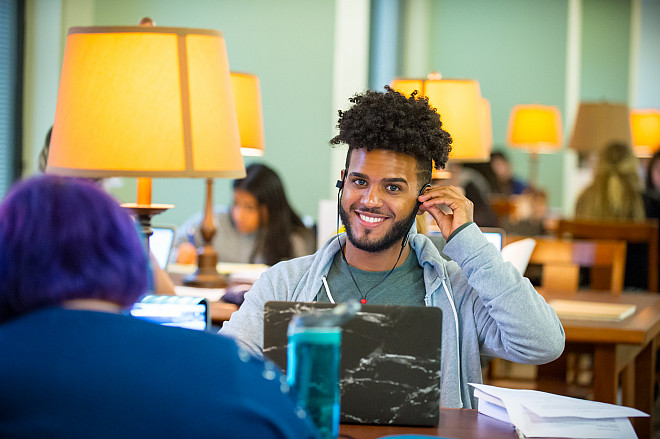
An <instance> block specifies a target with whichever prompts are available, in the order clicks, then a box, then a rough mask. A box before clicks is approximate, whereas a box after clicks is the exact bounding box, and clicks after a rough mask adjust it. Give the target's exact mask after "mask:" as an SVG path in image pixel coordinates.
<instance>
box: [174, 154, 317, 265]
mask: <svg viewBox="0 0 660 439" xmlns="http://www.w3.org/2000/svg"><path fill="white" fill-rule="evenodd" d="M245 171H246V174H247V175H246V177H245V178H243V179H239V180H235V181H234V183H233V202H232V205H231V207H230V209H229V211H227V209H226V208H225V207H224V206H216V207H215V208H214V210H215V212H214V213H215V222H216V227H217V230H216V233H215V236H214V238H213V247H214V248H215V251H216V252H217V253H218V260H219V261H221V262H239V263H260V264H267V265H273V264H276V263H278V262H280V261H283V260H286V259H291V258H295V257H298V256H303V255H308V254H311V253H313V252H314V251H315V249H316V241H315V236H314V233H313V231H312V230H310V229H308V228H306V227H305V225H304V224H303V222H302V220H301V219H300V217H299V216H298V214H297V213H295V212H294V210H293V208H292V207H291V205H290V204H289V201H288V200H287V197H286V194H285V192H284V186H283V185H282V181H281V180H280V178H279V176H278V175H277V173H276V172H275V171H273V170H272V169H271V168H269V167H268V166H266V165H263V164H258V163H253V164H251V165H249V166H248V167H247V168H246V169H245ZM201 222H202V214H201V213H197V214H195V215H194V216H193V217H191V218H189V219H187V220H186V221H185V222H184V223H183V224H182V225H181V227H179V228H178V230H177V237H176V238H175V245H176V247H177V249H176V255H175V256H174V257H175V259H176V262H179V263H184V264H191V263H194V262H195V258H196V256H197V250H196V248H197V247H200V246H201V245H202V237H201V235H200V232H199V226H200V224H201Z"/></svg>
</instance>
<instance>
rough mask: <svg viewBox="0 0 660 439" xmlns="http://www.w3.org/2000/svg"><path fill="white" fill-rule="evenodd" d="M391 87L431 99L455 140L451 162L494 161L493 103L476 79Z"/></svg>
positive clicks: (406, 82)
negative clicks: (415, 92) (485, 95)
mask: <svg viewBox="0 0 660 439" xmlns="http://www.w3.org/2000/svg"><path fill="white" fill-rule="evenodd" d="M391 87H392V88H393V89H394V90H396V91H399V92H401V93H403V94H405V95H410V93H412V92H413V91H415V90H417V91H418V92H419V95H420V96H427V97H428V98H429V103H430V105H431V106H432V107H434V108H435V109H436V110H437V111H438V113H439V114H440V118H441V119H442V125H443V128H444V129H445V130H446V131H447V132H449V134H450V135H451V137H452V151H451V153H450V155H449V159H450V160H455V161H461V162H485V161H488V160H489V158H490V150H491V147H492V126H491V117H490V103H489V102H488V101H487V100H486V99H484V98H483V97H482V96H481V91H480V88H479V83H478V82H477V81H473V80H459V79H437V77H436V76H435V75H434V74H431V75H429V79H395V80H394V81H392V84H391Z"/></svg>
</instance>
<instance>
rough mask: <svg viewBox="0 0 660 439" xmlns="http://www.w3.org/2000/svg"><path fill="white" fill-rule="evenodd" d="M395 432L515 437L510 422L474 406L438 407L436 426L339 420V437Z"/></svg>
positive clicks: (460, 438) (468, 438)
mask: <svg viewBox="0 0 660 439" xmlns="http://www.w3.org/2000/svg"><path fill="white" fill-rule="evenodd" d="M394 434H418V435H426V436H438V437H450V438H455V439H481V438H488V439H517V438H518V435H517V433H516V431H515V430H514V429H513V426H512V425H511V424H507V423H505V422H501V421H498V420H496V419H493V418H489V417H488V416H485V415H482V414H480V413H478V412H477V411H476V410H462V409H440V422H439V423H438V426H437V427H396V426H391V427H390V426H385V425H352V424H342V425H341V426H340V427H339V437H340V438H354V439H376V438H380V437H383V436H387V435H394Z"/></svg>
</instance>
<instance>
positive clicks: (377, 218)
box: [355, 210, 388, 226]
mask: <svg viewBox="0 0 660 439" xmlns="http://www.w3.org/2000/svg"><path fill="white" fill-rule="evenodd" d="M355 213H356V214H357V216H358V218H359V219H360V220H361V222H362V223H366V224H364V225H366V226H375V225H379V224H380V223H382V222H383V221H385V220H386V219H388V216H386V215H379V214H376V213H371V212H365V211H363V210H355Z"/></svg>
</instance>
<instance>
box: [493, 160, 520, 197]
mask: <svg viewBox="0 0 660 439" xmlns="http://www.w3.org/2000/svg"><path fill="white" fill-rule="evenodd" d="M490 168H491V170H492V173H493V175H494V181H493V182H492V184H493V186H494V192H495V193H497V194H502V195H519V194H522V193H523V192H525V190H526V189H527V185H525V183H523V182H522V181H521V180H519V179H517V178H516V177H515V176H514V175H513V169H512V168H511V162H510V161H509V158H508V157H507V156H506V154H504V153H503V152H502V151H493V152H492V153H491V154H490Z"/></svg>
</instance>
